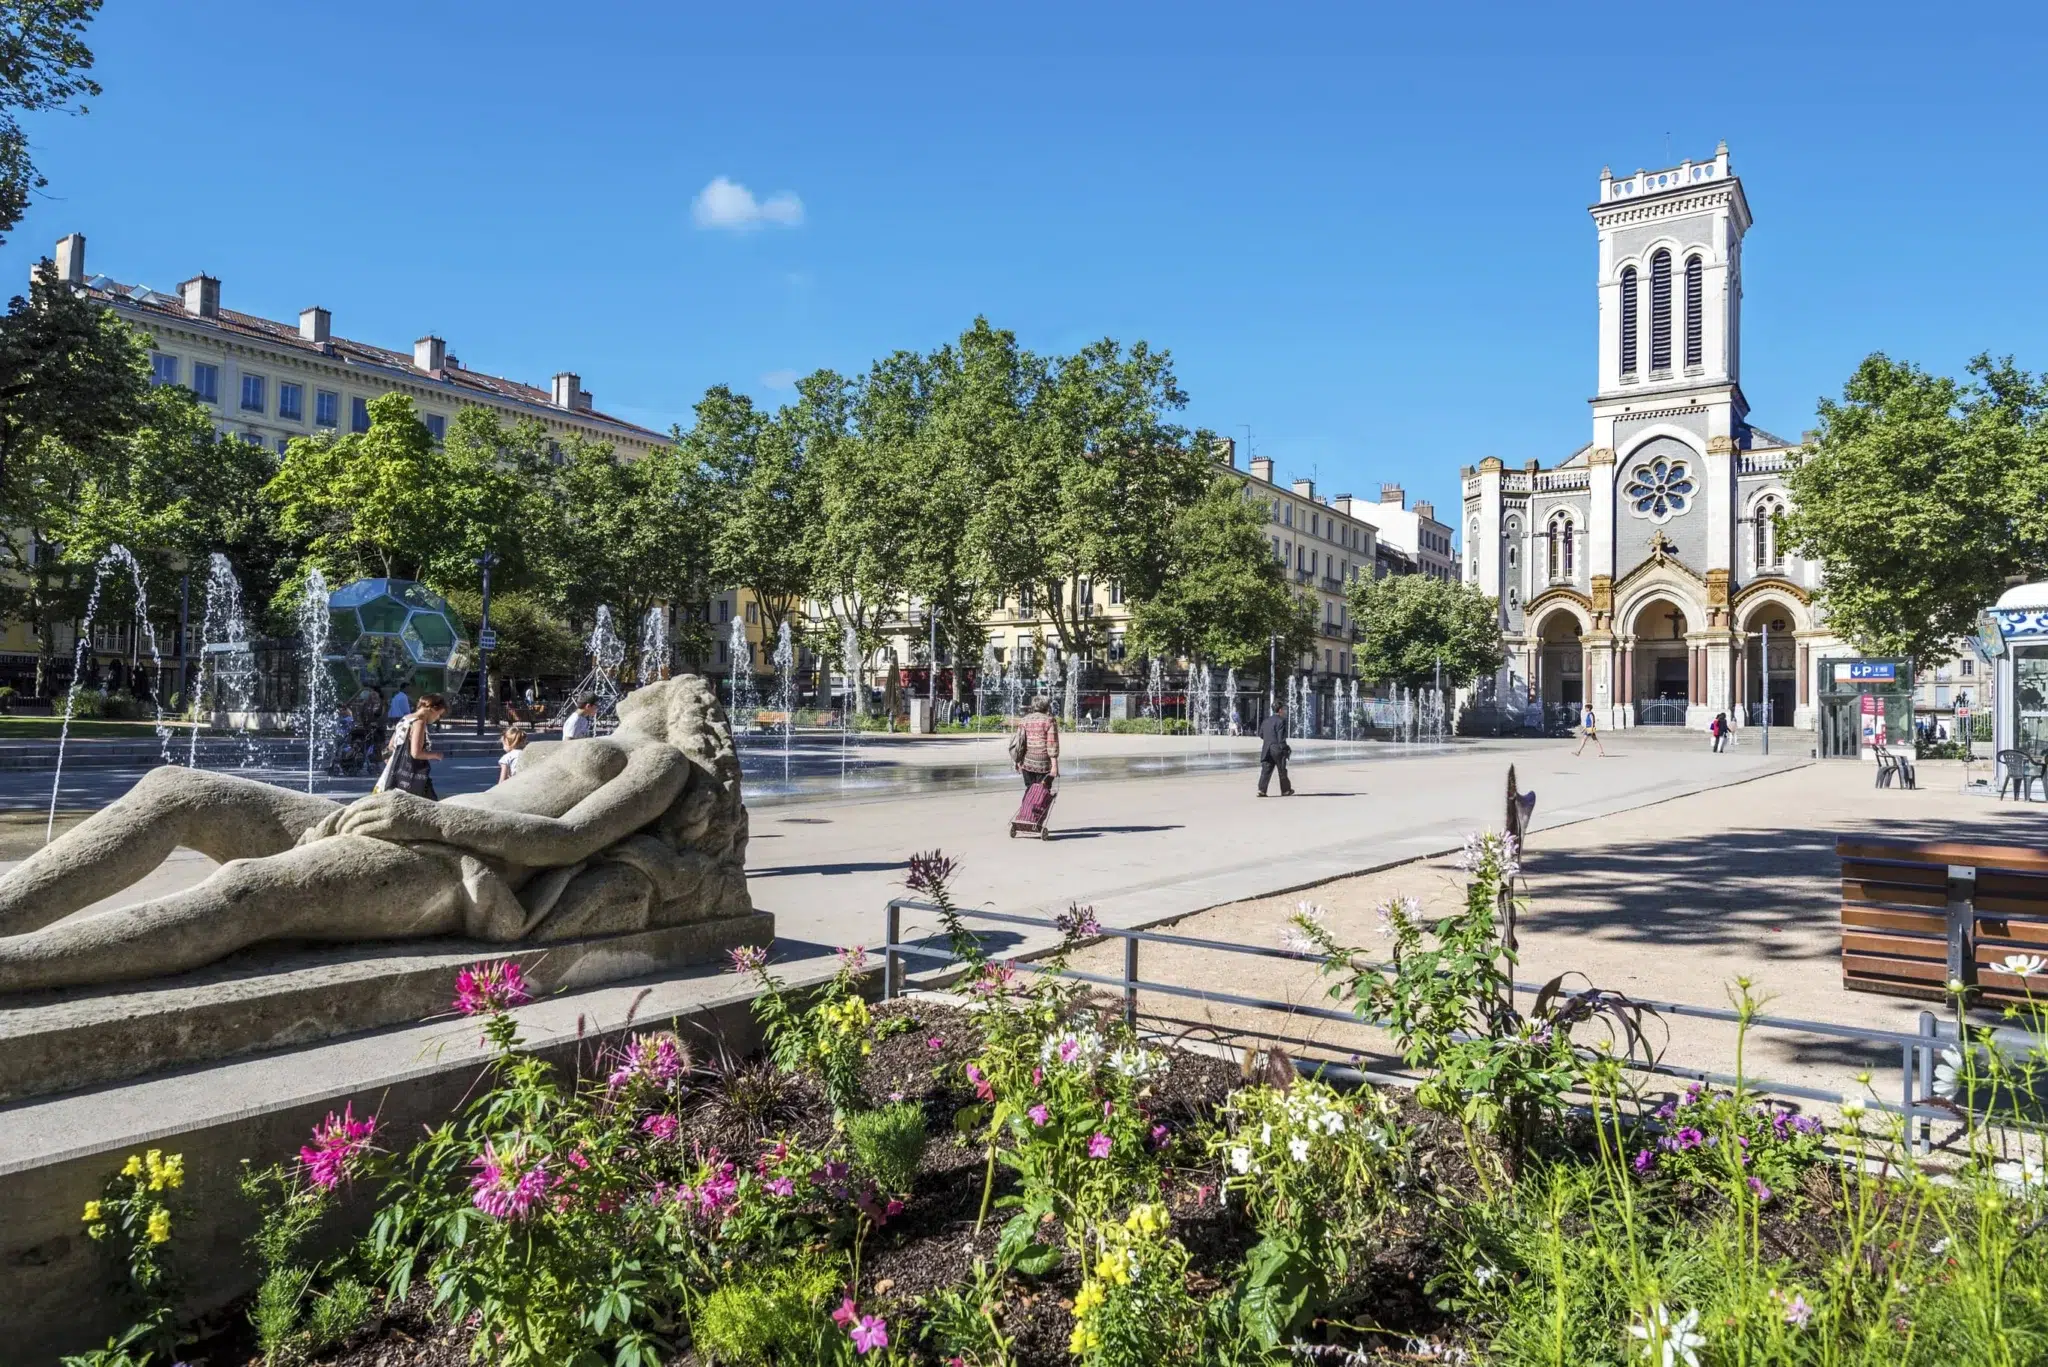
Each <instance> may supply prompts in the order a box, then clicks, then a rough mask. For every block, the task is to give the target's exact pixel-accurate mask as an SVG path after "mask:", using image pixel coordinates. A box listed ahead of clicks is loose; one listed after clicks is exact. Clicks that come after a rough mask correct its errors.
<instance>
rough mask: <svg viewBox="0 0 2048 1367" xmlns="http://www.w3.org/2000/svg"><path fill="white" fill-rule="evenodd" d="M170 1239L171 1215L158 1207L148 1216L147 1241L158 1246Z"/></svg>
mask: <svg viewBox="0 0 2048 1367" xmlns="http://www.w3.org/2000/svg"><path fill="white" fill-rule="evenodd" d="M170 1237H171V1213H170V1212H169V1211H167V1210H165V1209H163V1208H162V1207H161V1206H159V1207H158V1208H157V1209H156V1210H154V1211H152V1212H151V1213H150V1216H149V1241H150V1242H151V1243H153V1244H160V1243H164V1242H166V1241H167V1240H169V1239H170Z"/></svg>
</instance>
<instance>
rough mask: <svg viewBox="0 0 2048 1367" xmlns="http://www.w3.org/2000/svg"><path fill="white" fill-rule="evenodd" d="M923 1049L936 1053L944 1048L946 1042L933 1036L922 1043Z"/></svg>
mask: <svg viewBox="0 0 2048 1367" xmlns="http://www.w3.org/2000/svg"><path fill="white" fill-rule="evenodd" d="M924 1047H925V1048H927V1049H929V1050H931V1051H932V1052H933V1053H937V1052H938V1051H939V1050H941V1049H943V1048H945V1047H946V1041H945V1040H944V1039H943V1038H942V1037H940V1036H938V1035H933V1036H932V1037H931V1038H930V1039H928V1040H926V1041H925V1042H924Z"/></svg>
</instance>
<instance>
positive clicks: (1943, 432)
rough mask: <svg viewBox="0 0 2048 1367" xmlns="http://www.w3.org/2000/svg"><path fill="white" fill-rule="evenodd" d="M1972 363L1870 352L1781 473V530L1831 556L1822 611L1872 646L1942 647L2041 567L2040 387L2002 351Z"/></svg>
mask: <svg viewBox="0 0 2048 1367" xmlns="http://www.w3.org/2000/svg"><path fill="white" fill-rule="evenodd" d="M1970 375H1971V376H1972V379H1971V381H1969V382H1967V383H1963V382H1958V381H1956V380H1953V379H1950V378H1948V377H1946V376H1936V375H1929V374H1927V373H1926V372H1925V371H1923V370H1921V369H1920V368H1919V367H1918V366H1915V365H1912V364H1909V363H1902V362H1897V361H1893V360H1892V359H1891V358H1889V357H1887V356H1885V355H1884V354H1883V353H1881V352H1879V353H1873V354H1872V355H1870V356H1869V357H1867V358H1865V360H1864V361H1863V363H1862V364H1861V365H1859V366H1858V367H1857V368H1856V372H1855V374H1853V375H1851V376H1850V377H1849V382H1848V383H1847V384H1846V385H1844V386H1843V389H1842V398H1841V401H1840V402H1834V401H1832V400H1826V399H1824V400H1822V401H1821V405H1820V440H1819V442H1818V443H1817V444H1816V445H1815V446H1814V447H1813V449H1812V450H1811V452H1810V453H1809V454H1808V455H1807V456H1806V457H1805V458H1804V459H1803V460H1802V461H1801V462H1800V463H1799V464H1798V465H1797V466H1796V467H1795V468H1794V469H1793V470H1792V471H1791V472H1790V473H1789V474H1788V475H1787V476H1786V486H1787V488H1788V490H1789V491H1790V493H1791V495H1792V498H1793V501H1794V510H1793V512H1792V513H1791V514H1790V516H1789V517H1788V518H1787V519H1786V526H1785V533H1786V537H1787V539H1788V540H1789V541H1790V542H1792V544H1794V545H1796V546H1797V547H1798V548H1799V551H1800V553H1801V554H1802V555H1806V556H1810V557H1814V558H1817V559H1820V560H1823V561H1824V562H1825V563H1826V565H1827V569H1828V572H1827V575H1826V577H1825V580H1824V582H1823V584H1822V587H1821V590H1820V601H1821V603H1822V605H1823V606H1824V607H1825V608H1826V609H1827V614H1828V623H1829V625H1830V626H1831V627H1833V628H1834V629H1835V630H1836V631H1838V632H1841V633H1842V634H1843V635H1844V636H1846V637H1847V638H1848V639H1850V640H1852V641H1854V642H1855V643H1856V644H1858V645H1859V646H1862V647H1863V648H1865V649H1867V650H1871V651H1874V652H1878V653H1881V654H1887V655H1910V656H1913V657H1915V658H1918V659H1934V658H1946V657H1947V656H1948V655H1951V654H1953V653H1954V652H1955V650H1956V648H1957V647H1958V645H1959V644H1960V643H1961V641H1962V639H1963V637H1964V636H1966V635H1967V634H1969V632H1970V631H1971V629H1972V627H1973V624H1974V622H1975V619H1976V616H1977V613H1978V612H1979V611H1981V610H1982V609H1983V608H1985V607H1987V606H1989V605H1990V604H1991V603H1993V602H1994V601H1996V600H1997V598H1998V595H1999V594H2000V593H2002V592H2003V591H2004V590H2005V586H2006V582H2007V579H2008V577H2009V576H2013V575H2022V576H2025V577H2027V578H2037V577H2039V575H2040V573H2041V572H2042V570H2043V567H2044V566H2048V427H2044V423H2043V415H2044V412H2048V388H2044V387H2043V385H2042V384H2041V383H2040V382H2039V381H2037V380H2036V379H2035V378H2034V377H2033V376H2032V375H2029V374H2028V373H2027V372H2025V371H2023V370H2019V369H2017V368H2015V367H2014V365H2013V364H2012V360H2011V358H2010V357H2008V358H2006V359H2004V360H2002V361H1993V360H1992V359H1991V358H1990V357H1989V356H1978V357H1977V358H1975V359H1974V360H1972V361H1971V362H1970Z"/></svg>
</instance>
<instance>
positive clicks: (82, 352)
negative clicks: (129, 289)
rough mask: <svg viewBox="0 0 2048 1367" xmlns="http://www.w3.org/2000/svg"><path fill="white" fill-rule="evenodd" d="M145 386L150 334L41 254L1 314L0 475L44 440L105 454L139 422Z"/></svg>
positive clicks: (88, 454)
mask: <svg viewBox="0 0 2048 1367" xmlns="http://www.w3.org/2000/svg"><path fill="white" fill-rule="evenodd" d="M148 389H149V340H148V339H147V338H146V337H144V336H143V335H142V334H141V333H139V332H137V331H136V330H135V329H134V328H131V327H129V326H128V325H127V324H126V323H123V322H122V321H121V320H120V319H119V318H117V317H115V316H114V313H113V311H112V310H110V309H103V308H100V307H99V306H98V305H96V304H94V303H92V302H91V301H90V300H88V299H85V298H82V297H80V296H79V295H78V294H76V293H74V292H73V291H72V289H71V288H70V286H68V285H64V284H62V283H60V282H59V281H58V279H57V275H56V271H55V269H54V268H53V267H52V266H51V265H50V263H49V261H48V260H44V261H43V262H41V263H40V264H39V265H38V266H37V267H36V270H35V275H34V277H33V278H32V279H31V281H30V283H29V292H28V297H27V298H22V297H21V296H18V295H17V296H16V297H15V298H14V299H13V300H12V301H11V302H10V303H9V304H8V306H7V313H6V316H5V317H0V481H4V480H5V478H6V475H7V473H8V467H9V466H10V465H11V464H12V463H13V462H14V460H15V459H17V458H18V457H20V456H21V455H23V454H24V453H25V452H26V451H27V450H28V449H29V448H31V447H34V446H37V445H39V444H40V443H42V442H44V441H46V440H54V441H58V442H61V443H63V444H64V445H65V446H67V447H69V448H71V450H72V451H74V452H75V453H77V454H78V455H79V457H80V458H82V459H92V458H95V457H97V456H99V455H101V454H104V453H105V452H107V451H108V450H109V449H110V448H112V447H113V446H114V445H116V444H117V443H118V441H119V440H120V437H121V436H122V434H124V433H127V432H129V431H132V430H133V429H134V428H135V427H136V426H137V424H138V423H139V422H140V421H141V418H142V401H143V395H144V394H145V393H147V392H148Z"/></svg>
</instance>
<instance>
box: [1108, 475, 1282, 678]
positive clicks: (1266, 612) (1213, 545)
mask: <svg viewBox="0 0 2048 1367" xmlns="http://www.w3.org/2000/svg"><path fill="white" fill-rule="evenodd" d="M1306 601H1307V600H1306V598H1305V597H1304V596H1303V595H1299V594H1297V593H1296V592H1295V591H1294V589H1293V588H1291V587H1290V586H1289V585H1288V583H1287V575H1286V572H1285V570H1284V569H1283V568H1282V567H1281V565H1280V563H1279V562H1278V561H1277V560H1275V559H1274V558H1273V550H1272V546H1271V544H1270V543H1269V542H1268V541H1267V539H1266V506H1265V504H1263V503H1258V502H1254V501H1252V500H1250V499H1248V498H1246V497H1245V494H1244V487H1243V486H1242V485H1241V484H1239V483H1238V482H1237V481H1236V480H1233V479H1229V478H1227V477H1218V478H1215V479H1214V480H1213V481H1212V482H1211V484H1210V486H1209V490H1208V492H1207V493H1205V494H1204V495H1203V496H1202V497H1201V498H1200V499H1199V500H1197V501H1196V502H1194V503H1191V504H1189V505H1187V506H1186V507H1184V508H1181V509H1180V510H1179V511H1178V512H1177V513H1176V514H1175V515H1174V519H1173V522H1172V524H1171V527H1170V529H1169V532H1168V535H1167V538H1166V548H1165V557H1164V560H1163V565H1162V573H1161V575H1160V579H1159V588H1158V590H1157V591H1156V592H1155V593H1154V594H1153V595H1152V596H1151V597H1149V598H1142V599H1139V600H1138V601H1137V602H1136V603H1135V604H1134V605H1133V606H1132V609H1131V634H1130V644H1131V646H1132V647H1133V648H1135V649H1137V650H1139V651H1141V652H1142V653H1144V654H1147V655H1164V656H1179V657H1184V658H1187V659H1200V660H1208V661H1210V662H1212V663H1215V664H1220V665H1226V666H1233V667H1236V668H1239V669H1242V668H1245V667H1246V666H1249V665H1252V664H1260V665H1263V664H1265V663H1266V661H1267V659H1268V656H1269V647H1271V646H1272V643H1273V642H1274V640H1275V639H1276V638H1277V639H1278V643H1279V644H1278V654H1279V655H1280V658H1282V659H1285V660H1292V659H1296V658H1299V657H1300V656H1301V655H1302V654H1303V653H1304V652H1306V651H1307V650H1308V649H1309V648H1310V646H1311V645H1312V644H1313V643H1314V639H1315V616H1314V614H1315V607H1314V604H1313V603H1309V605H1308V614H1307V615H1306V616H1304V614H1303V611H1302V605H1303V603H1304V602H1306Z"/></svg>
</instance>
